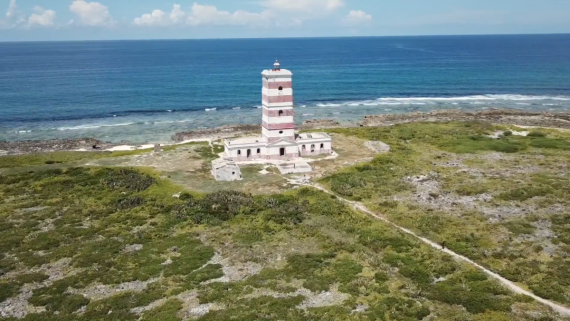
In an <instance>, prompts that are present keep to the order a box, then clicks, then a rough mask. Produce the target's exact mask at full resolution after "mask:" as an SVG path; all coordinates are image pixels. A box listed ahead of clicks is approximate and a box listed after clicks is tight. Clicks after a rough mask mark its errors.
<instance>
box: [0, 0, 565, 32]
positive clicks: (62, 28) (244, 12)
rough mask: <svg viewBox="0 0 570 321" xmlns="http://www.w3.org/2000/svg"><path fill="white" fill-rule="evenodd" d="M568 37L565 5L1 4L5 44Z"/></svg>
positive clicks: (328, 1)
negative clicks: (52, 41)
mask: <svg viewBox="0 0 570 321" xmlns="http://www.w3.org/2000/svg"><path fill="white" fill-rule="evenodd" d="M512 33H570V1H568V0H435V1H428V0H397V1H394V0H231V1H230V0H200V1H193V0H190V1H188V0H173V1H171V0H97V1H90V0H0V41H28V40H31V41H37V40H95V39H108V40H115V39H180V38H182V39H187V38H250V37H329V36H394V35H449V34H512Z"/></svg>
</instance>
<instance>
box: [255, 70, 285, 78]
mask: <svg viewBox="0 0 570 321" xmlns="http://www.w3.org/2000/svg"><path fill="white" fill-rule="evenodd" d="M261 74H262V75H263V76H264V77H283V76H289V77H290V76H293V73H292V72H291V71H289V70H287V69H279V70H264V71H263V72H262V73H261Z"/></svg>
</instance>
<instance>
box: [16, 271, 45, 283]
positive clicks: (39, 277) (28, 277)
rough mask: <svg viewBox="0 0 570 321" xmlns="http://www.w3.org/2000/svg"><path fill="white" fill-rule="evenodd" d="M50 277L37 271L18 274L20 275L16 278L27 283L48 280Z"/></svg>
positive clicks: (19, 281)
mask: <svg viewBox="0 0 570 321" xmlns="http://www.w3.org/2000/svg"><path fill="white" fill-rule="evenodd" d="M48 278H49V276H47V275H45V274H44V273H39V272H36V273H30V274H22V275H18V277H16V280H17V281H18V283H20V284H26V283H40V282H43V281H45V280H47V279H48Z"/></svg>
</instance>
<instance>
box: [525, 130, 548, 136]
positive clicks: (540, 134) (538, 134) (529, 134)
mask: <svg viewBox="0 0 570 321" xmlns="http://www.w3.org/2000/svg"><path fill="white" fill-rule="evenodd" d="M527 137H546V134H545V133H543V132H539V131H531V132H530V133H528V135H527Z"/></svg>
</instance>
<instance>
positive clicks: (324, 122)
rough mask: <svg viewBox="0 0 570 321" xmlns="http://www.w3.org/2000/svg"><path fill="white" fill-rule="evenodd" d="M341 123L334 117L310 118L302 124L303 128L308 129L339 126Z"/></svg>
mask: <svg viewBox="0 0 570 321" xmlns="http://www.w3.org/2000/svg"><path fill="white" fill-rule="evenodd" d="M339 126H340V123H339V122H337V121H335V120H333V119H310V120H305V121H304V122H303V124H302V125H301V128H300V129H301V130H306V129H321V128H331V127H339Z"/></svg>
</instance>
